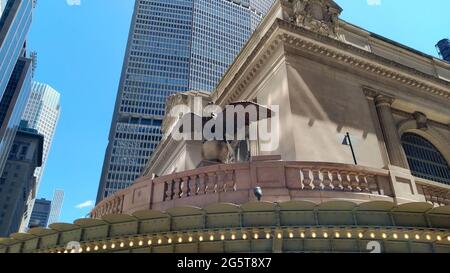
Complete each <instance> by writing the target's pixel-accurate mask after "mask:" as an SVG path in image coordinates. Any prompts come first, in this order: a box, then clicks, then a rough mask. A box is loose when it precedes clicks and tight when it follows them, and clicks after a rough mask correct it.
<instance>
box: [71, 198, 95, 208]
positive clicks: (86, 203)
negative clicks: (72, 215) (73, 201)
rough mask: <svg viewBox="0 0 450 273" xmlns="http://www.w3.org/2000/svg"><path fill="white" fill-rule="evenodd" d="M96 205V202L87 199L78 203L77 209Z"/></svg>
mask: <svg viewBox="0 0 450 273" xmlns="http://www.w3.org/2000/svg"><path fill="white" fill-rule="evenodd" d="M94 205H95V202H94V201H92V200H89V201H86V202H84V203H81V204H79V205H76V206H75V208H77V209H84V208H92V207H94Z"/></svg>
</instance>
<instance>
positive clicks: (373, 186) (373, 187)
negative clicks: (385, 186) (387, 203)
mask: <svg viewBox="0 0 450 273" xmlns="http://www.w3.org/2000/svg"><path fill="white" fill-rule="evenodd" d="M366 179H367V184H368V185H369V191H370V192H371V193H377V194H381V192H380V189H379V188H378V184H377V181H376V179H375V176H373V175H367V176H366Z"/></svg>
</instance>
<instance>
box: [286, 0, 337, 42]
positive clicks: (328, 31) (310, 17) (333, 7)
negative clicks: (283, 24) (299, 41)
mask: <svg viewBox="0 0 450 273" xmlns="http://www.w3.org/2000/svg"><path fill="white" fill-rule="evenodd" d="M293 9H294V17H293V21H294V22H295V23H296V24H297V25H299V26H302V27H305V28H307V29H309V30H312V31H314V32H317V33H319V34H321V35H324V36H330V37H334V38H337V36H338V31H339V16H340V15H341V13H342V8H341V7H340V6H339V5H338V4H336V3H335V2H334V1H333V0H294V2H293Z"/></svg>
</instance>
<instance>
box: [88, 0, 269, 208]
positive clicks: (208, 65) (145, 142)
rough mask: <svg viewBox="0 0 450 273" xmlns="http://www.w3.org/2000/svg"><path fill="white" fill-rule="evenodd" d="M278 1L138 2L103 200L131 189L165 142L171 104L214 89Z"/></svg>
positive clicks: (104, 177) (101, 189)
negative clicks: (180, 95)
mask: <svg viewBox="0 0 450 273" xmlns="http://www.w3.org/2000/svg"><path fill="white" fill-rule="evenodd" d="M271 4H272V0H263V1H254V0H250V1H248V0H246V1H228V0H214V1H210V0H174V1H163V0H138V1H136V5H135V10H134V14H133V19H132V24H131V29H130V34H129V40H128V46H127V51H126V56H125V60H124V64H123V70H122V76H121V81H120V85H119V90H118V95H117V100H116V106H115V111H114V116H113V121H112V125H111V129H110V136H109V144H108V147H107V150H106V155H105V159H104V164H103V170H102V176H101V181H100V185H99V190H98V195H97V202H99V201H101V200H102V199H103V198H105V197H107V196H109V195H111V194H113V193H114V192H116V191H118V190H120V189H124V188H127V187H129V186H130V185H131V184H132V183H133V181H134V180H135V179H136V178H137V177H139V175H140V173H141V172H142V170H143V167H144V166H145V165H146V163H147V160H148V158H149V156H150V155H151V154H152V152H153V151H154V150H155V148H156V146H157V145H158V143H159V142H160V140H161V137H162V136H161V122H162V119H163V116H164V114H165V101H166V99H167V97H168V96H169V95H171V94H174V93H177V92H185V91H188V90H203V91H212V90H213V88H214V87H215V85H216V84H217V83H218V82H219V80H220V78H221V77H222V75H223V74H224V73H225V71H226V70H227V68H228V67H229V65H230V64H231V63H232V61H233V60H234V58H235V57H236V56H237V54H238V53H239V51H240V50H241V48H242V46H243V45H244V44H245V43H246V41H247V39H248V38H249V37H250V36H251V34H252V32H253V30H254V29H255V28H256V26H257V25H258V24H259V22H260V21H261V19H262V18H263V16H264V14H265V13H266V12H267V10H268V9H269V8H270V6H271Z"/></svg>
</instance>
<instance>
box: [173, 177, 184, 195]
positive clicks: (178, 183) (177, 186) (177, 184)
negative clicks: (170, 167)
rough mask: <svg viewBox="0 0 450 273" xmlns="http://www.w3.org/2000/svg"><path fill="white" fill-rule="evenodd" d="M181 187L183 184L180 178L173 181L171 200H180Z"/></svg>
mask: <svg viewBox="0 0 450 273" xmlns="http://www.w3.org/2000/svg"><path fill="white" fill-rule="evenodd" d="M182 186H183V183H182V181H181V179H180V178H176V179H174V195H175V196H174V197H173V199H179V198H181V195H182V193H183V189H182V188H181V187H182Z"/></svg>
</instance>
